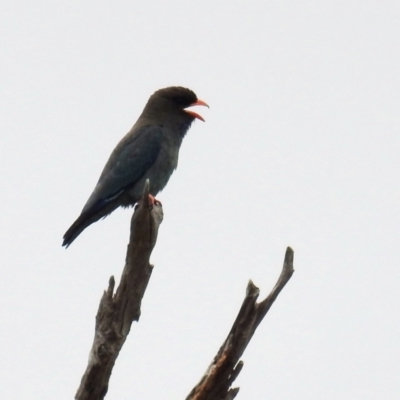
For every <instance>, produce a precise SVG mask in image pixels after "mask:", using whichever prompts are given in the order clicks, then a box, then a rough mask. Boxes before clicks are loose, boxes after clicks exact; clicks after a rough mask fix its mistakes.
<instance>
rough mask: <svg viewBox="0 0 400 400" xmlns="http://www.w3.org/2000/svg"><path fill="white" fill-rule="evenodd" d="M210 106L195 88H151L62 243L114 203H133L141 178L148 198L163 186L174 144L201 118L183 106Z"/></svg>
mask: <svg viewBox="0 0 400 400" xmlns="http://www.w3.org/2000/svg"><path fill="white" fill-rule="evenodd" d="M191 106H205V107H209V106H208V104H207V103H206V102H204V101H203V100H199V99H198V98H197V96H196V94H195V93H194V92H193V91H192V90H190V89H187V88H184V87H181V86H171V87H167V88H164V89H159V90H157V91H156V92H154V93H153V94H152V95H151V96H150V98H149V100H148V101H147V104H146V105H145V107H144V109H143V111H142V113H141V114H140V116H139V118H138V120H137V121H136V123H135V124H134V125H133V127H132V129H131V130H130V131H129V132H128V133H127V134H126V135H125V136H124V137H123V138H122V139H121V140H120V142H119V143H118V144H117V146H116V147H115V149H114V150H113V151H112V153H111V155H110V157H109V159H108V161H107V163H106V164H105V166H104V169H103V171H102V173H101V175H100V178H99V180H98V182H97V184H96V186H95V188H94V190H93V192H92V194H91V195H90V197H89V199H88V200H87V202H86V204H85V206H84V207H83V209H82V212H81V214H80V215H79V217H78V218H77V220H76V221H75V222H74V223H73V224H72V225H71V227H70V228H69V229H68V230H67V232H66V233H65V234H64V237H63V243H62V246H65V247H66V248H67V247H68V246H70V245H71V243H72V242H73V241H74V240H75V239H76V238H77V237H78V236H79V235H80V234H81V233H82V231H83V230H85V229H86V228H87V227H88V226H89V225H91V224H93V223H94V222H96V221H98V220H99V219H101V218H105V217H106V216H107V215H109V214H111V213H112V212H113V211H114V210H115V209H117V208H118V207H124V208H125V207H130V206H134V205H135V204H136V203H137V202H138V201H139V200H140V198H141V195H142V191H143V187H144V183H145V181H146V180H147V179H149V181H150V189H149V193H150V196H151V201H153V202H154V201H156V200H155V196H156V195H157V194H158V193H159V192H160V191H161V190H163V189H164V187H165V185H166V184H167V183H168V180H169V178H170V177H171V175H172V173H173V172H174V170H175V169H176V168H177V166H178V155H179V149H180V146H181V143H182V140H183V138H184V136H185V135H186V133H187V131H188V129H189V128H190V126H191V124H192V123H193V121H194V120H195V119H199V120H201V121H204V118H203V117H202V116H200V115H199V114H197V113H196V112H194V111H193V110H188V109H187V108H188V107H191Z"/></svg>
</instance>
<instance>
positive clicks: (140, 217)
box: [75, 181, 163, 400]
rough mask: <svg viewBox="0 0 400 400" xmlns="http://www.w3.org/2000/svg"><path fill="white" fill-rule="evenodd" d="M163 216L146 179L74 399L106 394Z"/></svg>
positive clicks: (137, 308) (136, 316)
mask: <svg viewBox="0 0 400 400" xmlns="http://www.w3.org/2000/svg"><path fill="white" fill-rule="evenodd" d="M162 219H163V211H162V207H161V205H160V204H157V203H156V204H155V205H154V206H151V205H150V201H149V182H148V181H147V182H146V185H145V188H144V191H143V196H142V200H141V201H140V204H139V205H138V206H137V207H136V208H135V211H134V213H133V216H132V220H131V234H130V240H129V245H128V249H127V254H126V261H125V268H124V270H123V272H122V277H121V282H120V284H119V287H118V289H117V291H116V293H115V294H114V287H115V280H114V277H113V276H112V277H111V278H110V280H109V284H108V289H107V290H106V291H105V292H104V294H103V297H102V298H101V301H100V305H99V309H98V312H97V316H96V329H95V336H94V340H93V345H92V349H91V351H90V355H89V362H88V366H87V368H86V371H85V373H84V375H83V377H82V380H81V384H80V386H79V389H78V391H77V393H76V395H75V399H76V400H101V399H103V398H104V396H105V395H106V393H107V390H108V383H109V380H110V376H111V372H112V368H113V366H114V363H115V360H116V359H117V357H118V354H119V352H120V350H121V348H122V346H123V344H124V342H125V340H126V338H127V335H128V334H129V331H130V328H131V325H132V322H133V321H138V320H139V317H140V307H141V302H142V298H143V296H144V293H145V291H146V288H147V284H148V282H149V280H150V276H151V272H152V269H153V266H152V265H150V263H149V259H150V255H151V252H152V250H153V248H154V245H155V244H156V240H157V233H158V228H159V226H160V224H161V222H162Z"/></svg>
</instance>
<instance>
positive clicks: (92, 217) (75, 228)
mask: <svg viewBox="0 0 400 400" xmlns="http://www.w3.org/2000/svg"><path fill="white" fill-rule="evenodd" d="M118 206H119V204H118V203H117V202H116V201H112V202H109V203H107V204H103V206H102V207H101V208H99V207H98V206H96V207H93V208H92V209H91V210H88V211H85V212H83V213H82V214H81V215H80V216H79V217H78V219H77V220H76V221H75V222H74V223H73V224H72V225H71V226H70V228H69V229H68V230H67V232H65V235H64V237H63V239H64V240H63V244H62V245H63V246H65V247H66V248H67V247H68V246H69V245H70V244H71V243H72V242H73V241H74V240H75V239H76V238H77V237H78V236H79V235H80V234H81V233H82V231H84V230H85V229H86V228H87V227H88V226H89V225H92V224H93V223H94V222H96V221H98V220H99V219H100V218H105V217H107V215H109V214H110V213H112V212H113V211H114V210H115V209H116V208H117V207H118Z"/></svg>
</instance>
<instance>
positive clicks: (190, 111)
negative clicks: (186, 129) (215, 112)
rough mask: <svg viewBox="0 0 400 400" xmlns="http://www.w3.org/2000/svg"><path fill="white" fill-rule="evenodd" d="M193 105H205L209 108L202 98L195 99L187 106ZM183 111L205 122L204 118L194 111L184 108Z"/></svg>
mask: <svg viewBox="0 0 400 400" xmlns="http://www.w3.org/2000/svg"><path fill="white" fill-rule="evenodd" d="M194 106H205V107H208V108H210V107H209V105H208V104H207V103H206V102H205V101H203V100H197V101H195V102H194V103H192V104H191V105H190V106H189V107H194ZM184 111H185V112H187V113H188V114H190V115H191V116H192V117H193V118H197V119H200V120H201V121H203V122H205V120H204V118H203V117H202V116H201V115H199V114H197V113H195V112H194V111H192V110H186V109H185V110H184Z"/></svg>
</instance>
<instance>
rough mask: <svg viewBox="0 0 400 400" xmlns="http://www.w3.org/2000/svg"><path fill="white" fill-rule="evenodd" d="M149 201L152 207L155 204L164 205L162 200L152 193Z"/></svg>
mask: <svg viewBox="0 0 400 400" xmlns="http://www.w3.org/2000/svg"><path fill="white" fill-rule="evenodd" d="M149 203H150V207H151V208H153V207H154V206H155V205H156V206H162V204H161V201H160V200H157V199H156V198H155V197H154V196H152V195H151V194H149Z"/></svg>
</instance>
